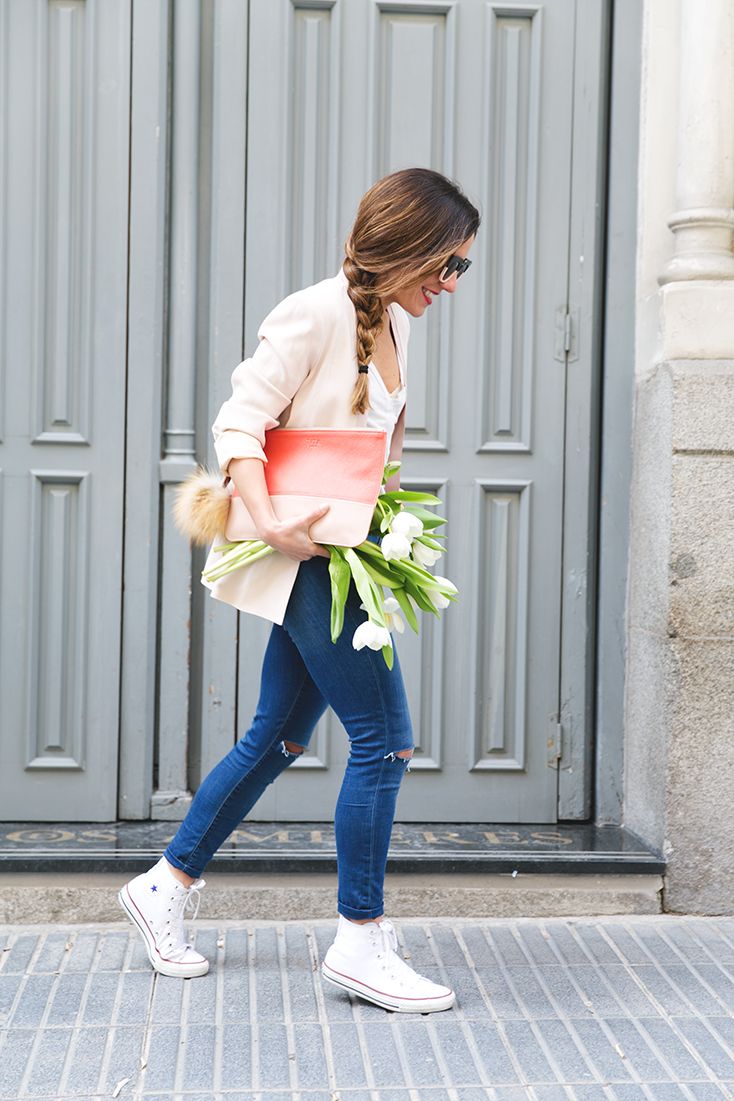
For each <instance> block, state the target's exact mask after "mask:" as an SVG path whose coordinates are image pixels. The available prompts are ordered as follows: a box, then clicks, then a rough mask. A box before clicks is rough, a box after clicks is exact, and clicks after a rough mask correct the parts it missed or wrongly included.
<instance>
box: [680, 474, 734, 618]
mask: <svg viewBox="0 0 734 1101" xmlns="http://www.w3.org/2000/svg"><path fill="white" fill-rule="evenodd" d="M669 631H670V633H671V634H672V635H675V636H679V637H682V638H692V637H706V638H722V637H724V638H732V637H734V459H731V458H715V457H710V456H704V455H678V456H676V457H675V458H674V460H673V484H672V508H671V537H670V616H669Z"/></svg>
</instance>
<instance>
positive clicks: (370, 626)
mask: <svg viewBox="0 0 734 1101" xmlns="http://www.w3.org/2000/svg"><path fill="white" fill-rule="evenodd" d="M352 646H353V647H354V649H355V650H362V649H364V647H365V646H369V648H370V650H381V649H382V647H383V646H392V639H391V638H390V632H389V631H388V629H387V627H380V625H379V623H373V622H372V620H371V619H366V620H365V621H364V623H360V625H359V627H358V628H357V630H356V631H355V632H354V635H353V636H352Z"/></svg>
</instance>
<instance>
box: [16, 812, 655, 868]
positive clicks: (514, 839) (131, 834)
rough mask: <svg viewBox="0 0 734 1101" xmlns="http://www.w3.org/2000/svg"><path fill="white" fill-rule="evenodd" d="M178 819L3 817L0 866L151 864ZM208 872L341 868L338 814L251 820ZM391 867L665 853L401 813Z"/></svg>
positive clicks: (563, 827)
mask: <svg viewBox="0 0 734 1101" xmlns="http://www.w3.org/2000/svg"><path fill="white" fill-rule="evenodd" d="M176 828H177V826H176V823H175V822H161V821H158V822H96V823H80V822H74V823H48V822H41V823H29V822H25V823H18V822H15V823H13V822H6V823H2V824H0V873H8V872H35V873H42V872H57V871H62V870H63V871H65V872H82V873H87V874H93V873H101V872H114V873H115V874H122V873H135V872H138V871H143V870H144V869H145V868H146V867H148V866H149V865H150V863H151V861H152V860H153V859H157V858H158V856H159V855H160V853H161V852H162V851H163V849H164V848H165V847H166V845H167V844H168V842H169V840H170V839H171V838H172V837H173V835H174V834H175V832H176ZM209 871H210V872H217V873H220V872H221V873H229V874H242V873H257V872H279V873H290V874H296V873H326V874H332V873H333V872H335V871H336V847H335V842H334V827H333V823H330V822H292V823H284V822H252V821H248V822H245V823H243V824H242V825H241V826H240V827H239V828H238V829H237V830H235V831H234V833H233V834H232V836H231V837H230V839H229V840H228V841H227V842H226V844H225V845H223V846H222V848H221V849H220V850H219V852H218V853H217V854H216V856H215V857H214V859H213V860H212V861H211V863H210V864H209ZM388 872H389V873H404V874H414V875H417V874H421V873H425V874H441V875H446V874H453V873H463V874H468V873H472V872H476V873H485V874H486V873H492V874H512V873H523V874H548V873H550V874H556V875H561V874H574V875H579V874H581V875H584V874H585V875H608V874H614V875H658V876H661V875H664V873H665V861H664V860H663V858H662V857H661V855H660V854H659V853H657V852H654V851H653V850H651V849H649V848H647V847H646V846H645V845H644V844H643V843H642V842H641V841H640V840H639V838H637V837H636V836H635V835H634V834H633V833H631V832H630V831H629V830H625V829H624V828H622V827H620V826H597V825H594V824H590V823H550V824H549V823H530V824H522V825H515V824H512V825H508V824H507V823H468V824H467V823H461V824H447V823H424V822H422V823H409V822H401V823H396V824H395V826H394V829H393V834H392V841H391V846H390V855H389V858H388Z"/></svg>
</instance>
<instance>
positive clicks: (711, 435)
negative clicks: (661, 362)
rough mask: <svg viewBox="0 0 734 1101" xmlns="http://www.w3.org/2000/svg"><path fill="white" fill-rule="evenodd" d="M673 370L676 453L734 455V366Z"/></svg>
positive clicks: (684, 366) (728, 363)
mask: <svg viewBox="0 0 734 1101" xmlns="http://www.w3.org/2000/svg"><path fill="white" fill-rule="evenodd" d="M671 367H672V370H673V449H674V450H675V451H713V452H719V453H720V454H730V455H731V454H734V362H733V361H731V360H729V361H726V362H723V363H722V362H718V361H714V362H707V363H701V362H700V361H698V362H692V363H680V362H678V363H673V364H671Z"/></svg>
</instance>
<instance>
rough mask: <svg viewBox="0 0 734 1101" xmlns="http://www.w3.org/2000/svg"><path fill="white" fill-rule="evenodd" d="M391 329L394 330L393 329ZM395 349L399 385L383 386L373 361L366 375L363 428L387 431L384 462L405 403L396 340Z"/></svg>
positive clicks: (399, 355) (400, 355)
mask: <svg viewBox="0 0 734 1101" xmlns="http://www.w3.org/2000/svg"><path fill="white" fill-rule="evenodd" d="M388 310H389V307H388ZM393 331H395V330H394V329H393ZM395 351H396V355H397V360H398V370H399V372H400V385H399V386H397V387H396V388H395V389H394V390H393V391H392V392H390V391H388V389H387V386H385V383H384V382H383V380H382V375H381V374H380V372H379V371H378V370H377V367H376V366H375V364H374V363H370V369H369V372H368V375H367V378H368V386H369V395H370V407H369V409H368V410H367V412H366V414H365V428H373V429H377V430H380V431H383V432H386V433H387V440H386V443H385V462H387V460H388V457H389V455H390V444H391V442H392V434H393V432H394V430H395V425H396V424H397V420H398V417H399V416H400V414H401V412H402V409H403V406H404V405H405V398H406V386H405V370H404V365H403V362H402V352H401V349H400V347H399V344H398V342H397V341H396V343H395Z"/></svg>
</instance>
